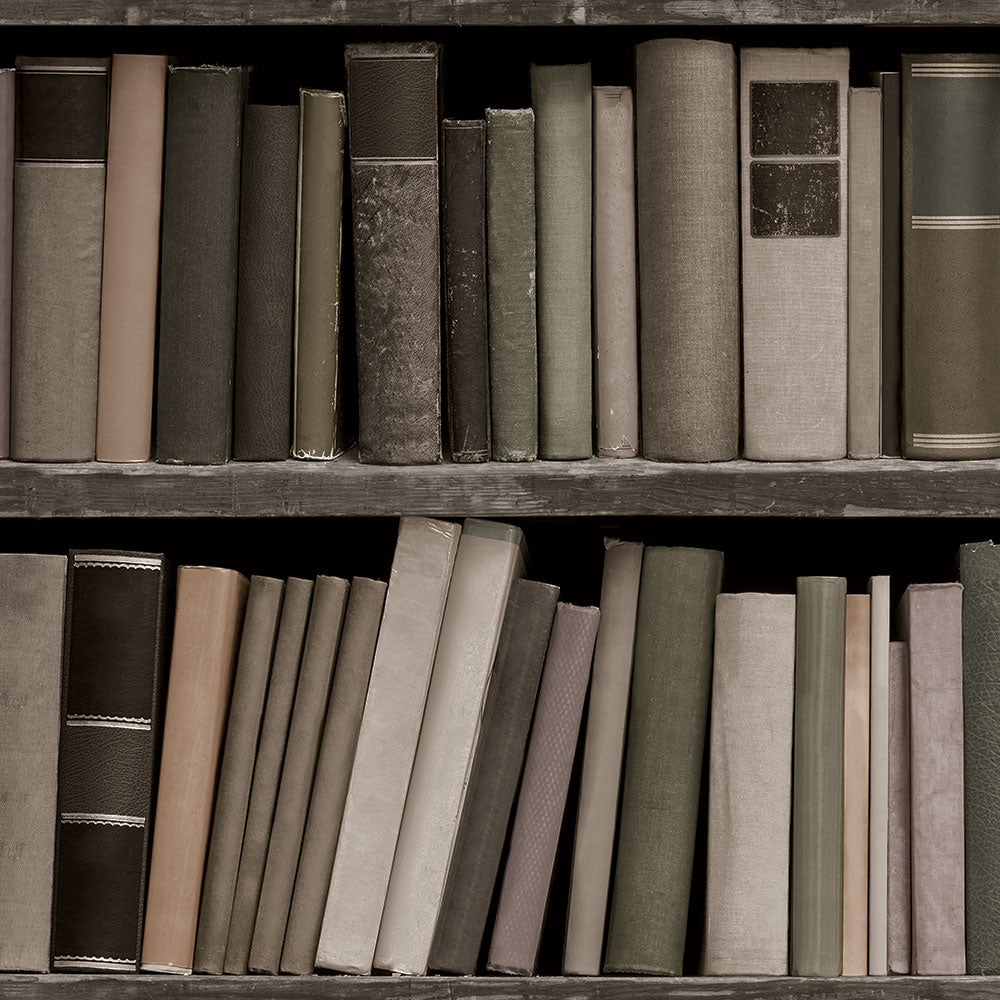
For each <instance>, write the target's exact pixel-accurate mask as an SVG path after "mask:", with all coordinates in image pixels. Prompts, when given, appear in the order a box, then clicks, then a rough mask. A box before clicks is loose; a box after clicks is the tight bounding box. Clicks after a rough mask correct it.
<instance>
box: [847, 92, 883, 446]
mask: <svg viewBox="0 0 1000 1000" xmlns="http://www.w3.org/2000/svg"><path fill="white" fill-rule="evenodd" d="M847 100H848V115H847V121H848V139H847V149H848V156H847V211H848V218H847V454H848V455H849V456H850V457H851V458H878V456H879V455H881V454H882V437H883V435H882V426H881V423H882V287H881V286H882V246H881V243H882V94H881V92H880V91H879V90H878V88H877V87H851V88H850V90H849V91H848V98H847Z"/></svg>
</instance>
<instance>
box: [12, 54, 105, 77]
mask: <svg viewBox="0 0 1000 1000" xmlns="http://www.w3.org/2000/svg"><path fill="white" fill-rule="evenodd" d="M14 66H15V68H16V69H17V71H18V72H19V73H107V71H108V69H109V68H110V66H111V59H110V58H109V57H107V56H93V57H86V56H17V57H16V58H15V60H14Z"/></svg>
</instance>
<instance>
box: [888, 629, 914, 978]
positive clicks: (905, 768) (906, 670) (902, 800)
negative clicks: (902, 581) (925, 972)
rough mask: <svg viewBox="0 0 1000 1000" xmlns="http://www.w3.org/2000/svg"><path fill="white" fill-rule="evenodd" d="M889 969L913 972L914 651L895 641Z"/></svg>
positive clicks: (891, 658) (892, 648)
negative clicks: (912, 769) (911, 752)
mask: <svg viewBox="0 0 1000 1000" xmlns="http://www.w3.org/2000/svg"><path fill="white" fill-rule="evenodd" d="M887 876H888V881H887V901H886V909H887V920H888V927H887V935H886V936H887V940H886V952H887V956H888V959H887V960H888V969H889V972H895V973H898V974H900V975H904V976H905V975H906V974H907V973H909V972H910V970H911V968H912V966H911V965H910V923H911V914H910V910H911V906H912V899H911V891H910V886H911V878H910V654H909V649H908V647H907V645H906V643H905V642H890V643H889V861H888V871H887Z"/></svg>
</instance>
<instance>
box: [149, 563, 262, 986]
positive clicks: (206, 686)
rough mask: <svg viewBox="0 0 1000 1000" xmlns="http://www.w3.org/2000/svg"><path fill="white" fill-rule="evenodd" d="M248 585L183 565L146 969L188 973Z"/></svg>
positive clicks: (229, 573) (230, 573)
mask: <svg viewBox="0 0 1000 1000" xmlns="http://www.w3.org/2000/svg"><path fill="white" fill-rule="evenodd" d="M248 587H249V583H248V581H247V579H246V578H245V577H243V576H241V575H240V574H239V573H237V572H235V571H234V570H231V569H219V568H217V567H214V566H181V567H180V568H179V569H178V570H177V604H176V610H175V612H174V632H173V645H172V648H171V653H170V674H169V682H168V686H167V704H166V715H165V718H164V721H163V751H162V757H161V761H160V778H159V786H158V789H157V793H156V823H155V826H154V828H153V849H152V859H151V861H150V868H149V889H148V893H147V896H146V922H145V928H144V932H143V939H142V969H143V971H144V972H173V973H189V972H191V970H192V968H193V966H194V946H195V936H196V932H197V925H198V904H199V902H200V900H201V883H202V878H203V876H204V874H205V858H206V855H207V854H208V838H209V830H210V827H211V824H212V804H213V802H214V799H215V788H216V781H217V778H218V771H219V760H220V757H221V756H222V742H223V738H224V735H225V728H226V716H227V714H228V712H229V695H230V692H231V689H232V682H233V670H234V668H235V666H236V656H237V650H238V646H239V639H240V629H241V628H242V625H243V612H244V605H245V603H246V597H247V589H248Z"/></svg>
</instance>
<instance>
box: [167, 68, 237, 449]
mask: <svg viewBox="0 0 1000 1000" xmlns="http://www.w3.org/2000/svg"><path fill="white" fill-rule="evenodd" d="M245 89H246V73H245V70H243V69H242V68H239V67H221V66H196V67H191V66H171V67H170V72H169V75H168V80H167V123H166V135H165V138H164V166H163V229H162V235H161V239H160V338H159V348H158V349H159V360H158V369H157V382H156V397H157V403H156V460H157V461H158V462H171V463H182V464H196V465H220V464H222V463H224V462H226V461H228V459H229V455H230V448H231V438H232V424H233V415H232V411H233V359H234V353H235V343H236V281H237V274H238V242H239V220H240V159H241V155H240V146H241V142H242V132H243V98H244V91H245Z"/></svg>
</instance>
